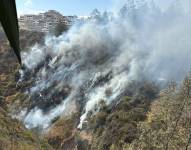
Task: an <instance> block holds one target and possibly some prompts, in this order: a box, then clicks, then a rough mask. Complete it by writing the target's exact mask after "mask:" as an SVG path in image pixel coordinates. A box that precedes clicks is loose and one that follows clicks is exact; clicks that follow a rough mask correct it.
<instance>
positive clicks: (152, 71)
mask: <svg viewBox="0 0 191 150" xmlns="http://www.w3.org/2000/svg"><path fill="white" fill-rule="evenodd" d="M187 2H188V1H186V0H185V1H181V3H177V2H176V3H171V4H169V7H168V8H166V9H161V6H162V4H160V7H159V5H157V3H154V1H151V2H148V3H139V5H138V4H137V5H136V3H128V4H125V5H123V7H122V8H121V9H120V10H118V11H117V12H115V14H114V13H113V15H112V14H111V13H107V14H106V13H104V14H103V15H100V16H96V15H95V16H92V18H91V20H89V21H87V22H86V23H84V24H76V25H74V26H73V27H72V28H71V29H70V30H69V31H68V33H64V34H63V35H61V36H60V37H54V36H47V37H46V40H45V41H46V42H45V45H44V46H38V45H35V46H34V47H32V48H31V50H30V51H28V52H23V53H22V59H23V65H24V66H25V69H23V70H22V71H21V72H22V76H21V79H20V80H19V82H21V83H23V82H27V81H30V82H31V85H32V86H31V87H29V88H28V89H27V90H26V91H27V93H28V94H29V95H30V97H31V106H30V107H28V108H27V109H26V111H25V113H24V115H22V120H23V122H24V123H25V125H26V127H28V128H36V127H39V128H42V129H46V128H48V127H49V126H50V125H51V123H52V121H53V120H54V119H55V118H57V117H59V116H62V115H63V114H64V113H69V112H71V111H79V110H72V109H70V110H69V109H67V107H69V106H70V105H72V102H74V101H75V102H76V103H78V104H80V106H81V108H82V111H81V118H80V123H79V126H78V127H79V128H81V127H82V125H83V123H84V121H85V120H86V117H87V114H88V113H89V112H90V111H93V110H94V108H95V107H96V105H97V104H98V103H99V102H100V101H101V100H104V101H106V103H107V104H110V103H111V102H112V101H115V100H117V99H118V98H119V97H120V96H121V95H122V94H123V93H124V92H125V90H126V89H127V87H128V84H129V82H131V81H132V80H136V81H139V80H143V79H147V80H152V81H155V82H158V83H161V84H163V83H166V82H168V81H169V80H172V79H174V80H176V81H181V80H182V79H183V77H184V76H185V74H186V73H187V72H188V71H189V69H190V64H191V42H190V41H191V28H190V23H191V16H190V15H189V12H190V8H188V7H187V8H186V11H185V9H184V7H185V6H186V3H187ZM137 3H138V2H137ZM22 114H23V113H22Z"/></svg>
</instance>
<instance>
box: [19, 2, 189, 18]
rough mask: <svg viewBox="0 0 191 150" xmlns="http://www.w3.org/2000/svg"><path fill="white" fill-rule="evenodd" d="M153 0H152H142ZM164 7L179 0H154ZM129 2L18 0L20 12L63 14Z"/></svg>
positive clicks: (103, 9) (81, 13) (187, 5)
mask: <svg viewBox="0 0 191 150" xmlns="http://www.w3.org/2000/svg"><path fill="white" fill-rule="evenodd" d="M140 1H147V2H149V1H152V0H140ZM154 1H155V2H156V4H157V5H158V6H159V7H161V8H162V9H166V8H168V6H169V4H170V3H172V2H175V1H178V0H154ZM179 1H180V2H183V6H184V7H185V9H186V8H187V7H189V8H190V6H191V0H179ZM125 2H127V0H16V3H17V10H18V14H19V15H21V14H30V13H39V12H44V11H47V10H50V9H54V10H57V11H59V12H61V13H62V14H63V15H78V16H84V15H89V14H90V13H91V12H92V10H93V9H95V8H97V9H99V10H100V11H101V12H103V11H105V10H109V11H110V10H115V9H117V10H118V8H119V7H120V8H121V6H122V5H123V4H124V3H125Z"/></svg>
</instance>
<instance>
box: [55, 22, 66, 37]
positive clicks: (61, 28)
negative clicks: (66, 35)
mask: <svg viewBox="0 0 191 150" xmlns="http://www.w3.org/2000/svg"><path fill="white" fill-rule="evenodd" d="M68 29H69V26H67V25H66V24H65V23H59V24H57V26H56V28H55V31H54V34H55V36H60V35H61V34H62V33H63V32H66V31H68Z"/></svg>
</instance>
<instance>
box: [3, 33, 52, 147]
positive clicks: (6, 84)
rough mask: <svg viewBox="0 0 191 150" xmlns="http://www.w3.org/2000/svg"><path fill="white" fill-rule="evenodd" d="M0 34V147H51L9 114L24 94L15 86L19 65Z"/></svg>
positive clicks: (23, 98) (22, 98)
mask: <svg viewBox="0 0 191 150" xmlns="http://www.w3.org/2000/svg"><path fill="white" fill-rule="evenodd" d="M0 36H1V37H0V45H1V46H0V149H2V150H26V149H27V150H29V149H31V150H36V149H45V150H47V149H52V148H51V147H50V146H49V144H48V143H47V141H46V140H43V139H41V138H40V137H38V136H37V135H36V134H35V133H32V131H29V130H27V129H26V128H25V127H24V126H23V125H22V123H20V122H19V121H18V120H16V119H12V117H11V116H10V115H9V109H10V106H11V105H12V104H13V103H17V102H20V100H23V101H24V100H25V98H26V96H25V95H24V94H22V93H20V92H19V91H18V89H17V88H16V79H17V75H16V73H17V71H18V68H19V67H20V66H19V64H18V63H17V59H16V58H15V56H14V54H13V53H12V51H11V50H10V48H9V45H8V42H7V40H6V38H5V36H4V34H3V33H1V34H0Z"/></svg>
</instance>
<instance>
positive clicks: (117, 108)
mask: <svg viewBox="0 0 191 150" xmlns="http://www.w3.org/2000/svg"><path fill="white" fill-rule="evenodd" d="M143 88H144V90H142V89H143ZM136 93H137V94H136V95H135V96H132V97H128V96H127V97H124V98H122V99H121V100H120V102H119V103H114V104H112V105H113V106H112V107H107V106H106V104H105V103H104V101H102V102H101V103H100V106H99V107H100V111H99V112H98V113H97V114H96V115H94V116H93V117H91V118H90V119H89V124H88V127H89V130H91V131H92V134H93V141H92V148H91V149H92V150H94V149H95V150H103V149H104V150H109V149H114V150H115V149H122V148H123V146H124V145H125V144H130V143H132V142H133V141H134V140H135V139H137V138H138V137H139V130H138V126H137V125H138V123H139V122H141V121H144V120H145V118H146V114H147V112H148V109H149V106H150V104H151V102H152V100H153V99H152V98H154V97H156V96H157V88H156V87H155V86H154V85H153V84H151V83H148V82H146V83H143V85H140V87H139V89H138V90H137V91H136ZM150 95H153V96H154V97H152V98H150Z"/></svg>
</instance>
